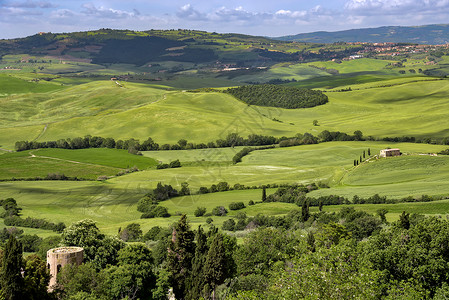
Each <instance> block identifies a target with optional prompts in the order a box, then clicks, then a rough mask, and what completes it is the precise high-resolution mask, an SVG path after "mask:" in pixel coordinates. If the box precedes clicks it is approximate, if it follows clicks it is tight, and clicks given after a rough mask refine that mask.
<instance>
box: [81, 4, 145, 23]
mask: <svg viewBox="0 0 449 300" xmlns="http://www.w3.org/2000/svg"><path fill="white" fill-rule="evenodd" d="M82 7H83V8H84V10H83V11H82V13H84V14H86V15H90V16H97V17H100V18H106V19H123V18H128V17H135V16H137V15H138V14H139V13H138V12H137V11H136V10H134V11H124V10H118V9H112V8H106V7H103V6H100V7H98V8H97V7H96V6H95V5H94V4H92V3H87V4H83V6H82Z"/></svg>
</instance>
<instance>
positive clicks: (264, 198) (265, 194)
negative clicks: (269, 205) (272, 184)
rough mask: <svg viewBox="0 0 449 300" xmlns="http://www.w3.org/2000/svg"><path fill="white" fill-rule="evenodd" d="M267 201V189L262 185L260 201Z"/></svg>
mask: <svg viewBox="0 0 449 300" xmlns="http://www.w3.org/2000/svg"><path fill="white" fill-rule="evenodd" d="M265 201H267V189H266V187H265V186H263V187H262V202H265Z"/></svg>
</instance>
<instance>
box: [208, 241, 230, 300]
mask: <svg viewBox="0 0 449 300" xmlns="http://www.w3.org/2000/svg"><path fill="white" fill-rule="evenodd" d="M226 265H227V263H226V253H225V247H224V244H223V236H222V235H221V234H215V235H214V236H213V237H212V242H211V245H210V248H209V251H208V252H207V258H206V262H205V264H204V279H205V283H206V284H207V286H208V287H209V288H210V289H211V290H212V299H215V288H216V287H217V286H219V285H220V284H222V283H223V282H224V281H225V279H226V273H227V270H226Z"/></svg>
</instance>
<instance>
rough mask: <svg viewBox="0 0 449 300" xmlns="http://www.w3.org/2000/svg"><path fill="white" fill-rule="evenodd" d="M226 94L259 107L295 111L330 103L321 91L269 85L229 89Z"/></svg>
mask: <svg viewBox="0 0 449 300" xmlns="http://www.w3.org/2000/svg"><path fill="white" fill-rule="evenodd" d="M225 92H226V93H229V94H231V95H233V96H234V97H236V98H237V99H239V100H241V101H243V102H245V103H248V104H251V105H259V106H272V107H282V108H290V109H294V108H306V107H314V106H317V105H322V104H325V103H327V102H328V99H327V96H326V95H324V94H323V93H322V92H320V91H314V90H308V89H298V88H294V87H285V86H278V85H269V84H263V85H247V86H241V87H238V88H229V89H227V90H226V91H225Z"/></svg>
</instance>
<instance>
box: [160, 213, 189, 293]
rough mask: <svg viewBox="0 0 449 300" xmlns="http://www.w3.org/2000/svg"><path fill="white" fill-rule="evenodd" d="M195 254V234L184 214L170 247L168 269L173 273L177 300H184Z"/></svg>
mask: <svg viewBox="0 0 449 300" xmlns="http://www.w3.org/2000/svg"><path fill="white" fill-rule="evenodd" d="M194 253H195V243H194V233H193V231H192V230H190V225H189V224H188V222H187V216H186V215H185V214H184V215H182V216H181V219H179V221H178V223H176V224H175V226H174V228H173V233H172V239H171V241H170V244H169V246H168V255H167V268H168V270H169V271H170V272H171V278H170V279H171V280H170V281H171V284H172V287H173V292H174V293H175V296H176V299H184V298H185V296H186V288H187V287H188V285H187V283H188V280H189V278H190V272H191V269H192V258H193V255H194Z"/></svg>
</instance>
